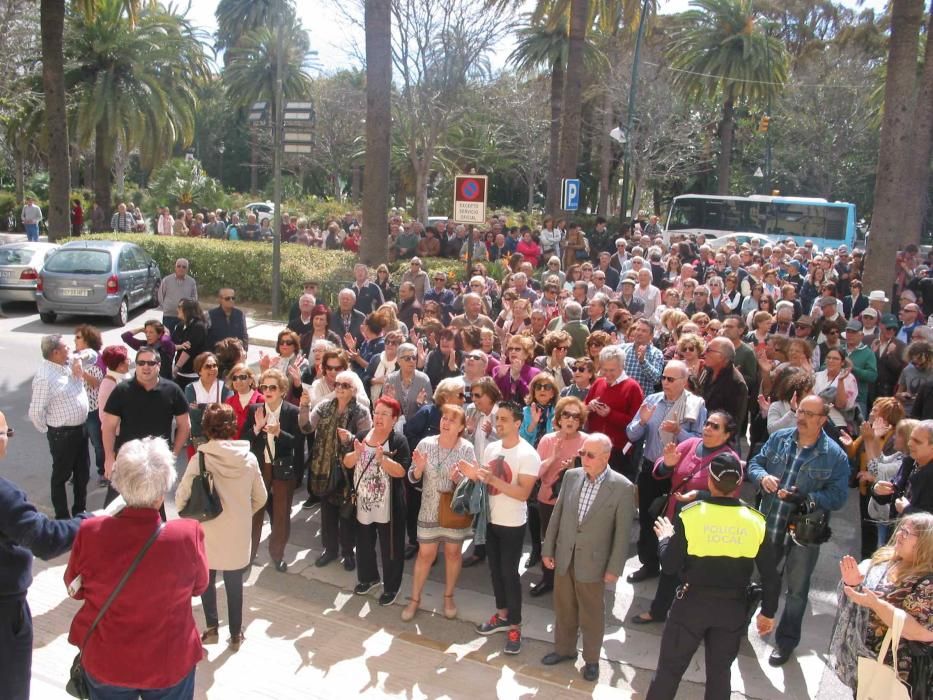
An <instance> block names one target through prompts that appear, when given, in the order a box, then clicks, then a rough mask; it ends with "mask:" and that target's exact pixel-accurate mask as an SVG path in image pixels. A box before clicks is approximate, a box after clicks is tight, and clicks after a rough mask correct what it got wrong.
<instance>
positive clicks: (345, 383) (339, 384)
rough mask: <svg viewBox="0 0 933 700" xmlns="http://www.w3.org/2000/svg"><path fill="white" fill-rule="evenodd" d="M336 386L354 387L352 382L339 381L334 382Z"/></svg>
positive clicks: (340, 387) (338, 387) (339, 387)
mask: <svg viewBox="0 0 933 700" xmlns="http://www.w3.org/2000/svg"><path fill="white" fill-rule="evenodd" d="M334 388H335V389H352V388H353V384H351V383H350V382H337V383H336V384H334Z"/></svg>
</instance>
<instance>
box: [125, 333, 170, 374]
mask: <svg viewBox="0 0 933 700" xmlns="http://www.w3.org/2000/svg"><path fill="white" fill-rule="evenodd" d="M140 333H142V334H143V336H144V337H143V339H140V338H137V337H136V336H137V335H139V334H140ZM120 340H122V341H123V342H124V343H126V344H127V345H128V346H129V347H130V348H132V349H133V350H139V349H140V348H141V347H143V346H146V345H148V346H149V347H151V348H155V349H156V350H157V351H158V353H159V359H160V360H161V361H162V362H161V364H160V366H159V375H160V376H161V377H162V378H163V379H171V378H172V365H173V360H174V359H175V343H173V342H172V337H171V335H170V334H169V333H168V332H167V331H166V329H165V326H163V325H162V322H161V321H157V320H155V319H154V318H150V319H149V320H148V321H146V322H145V323H144V324H143V325H142V327H140V328H137V329H135V330H129V331H125V332H124V333H123V334H122V335H121V336H120Z"/></svg>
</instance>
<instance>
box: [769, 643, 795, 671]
mask: <svg viewBox="0 0 933 700" xmlns="http://www.w3.org/2000/svg"><path fill="white" fill-rule="evenodd" d="M793 653H794V650H793V649H781V647H777V648H775V650H774V651H772V652H771V656H769V657H768V663H769V664H770V665H771V666H783V665H784V664H786V663H787V661H788V659H790V657H791V656H792V655H793Z"/></svg>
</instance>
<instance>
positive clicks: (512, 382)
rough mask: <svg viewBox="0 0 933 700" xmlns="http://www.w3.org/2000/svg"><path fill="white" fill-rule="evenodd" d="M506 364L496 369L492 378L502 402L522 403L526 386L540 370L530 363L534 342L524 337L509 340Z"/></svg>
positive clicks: (533, 355)
mask: <svg viewBox="0 0 933 700" xmlns="http://www.w3.org/2000/svg"><path fill="white" fill-rule="evenodd" d="M505 356H506V361H507V362H508V364H501V365H499V367H498V368H496V372H495V375H494V376H493V378H494V379H495V381H496V385H497V386H498V387H499V391H500V392H502V400H503V401H516V402H524V400H525V397H526V396H528V385H529V384H530V383H531V380H532V379H534V377H535V375H537V374H538V373H539V372H540V371H541V370H539V369H538V368H536V367H535V366H534V365H533V364H532V362H533V361H534V359H535V341H534V338H530V337H528V336H526V335H514V336H512V337H511V338H509V340H508V343H507V344H506V348H505Z"/></svg>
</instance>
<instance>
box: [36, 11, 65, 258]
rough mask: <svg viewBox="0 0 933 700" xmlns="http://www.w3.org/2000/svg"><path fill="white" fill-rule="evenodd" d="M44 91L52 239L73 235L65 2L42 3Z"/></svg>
mask: <svg viewBox="0 0 933 700" xmlns="http://www.w3.org/2000/svg"><path fill="white" fill-rule="evenodd" d="M39 23H40V31H41V34H42V89H43V91H44V92H45V129H46V135H47V143H48V156H49V210H48V212H47V214H48V216H47V217H46V218H47V219H48V226H49V240H50V241H55V240H58V239H59V238H64V237H65V236H67V235H68V234H69V228H70V224H71V219H70V207H69V202H68V200H69V198H70V197H71V165H70V159H69V157H68V155H69V154H68V118H67V114H66V109H65V56H64V47H63V35H64V33H65V0H41V3H40V6H39Z"/></svg>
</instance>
